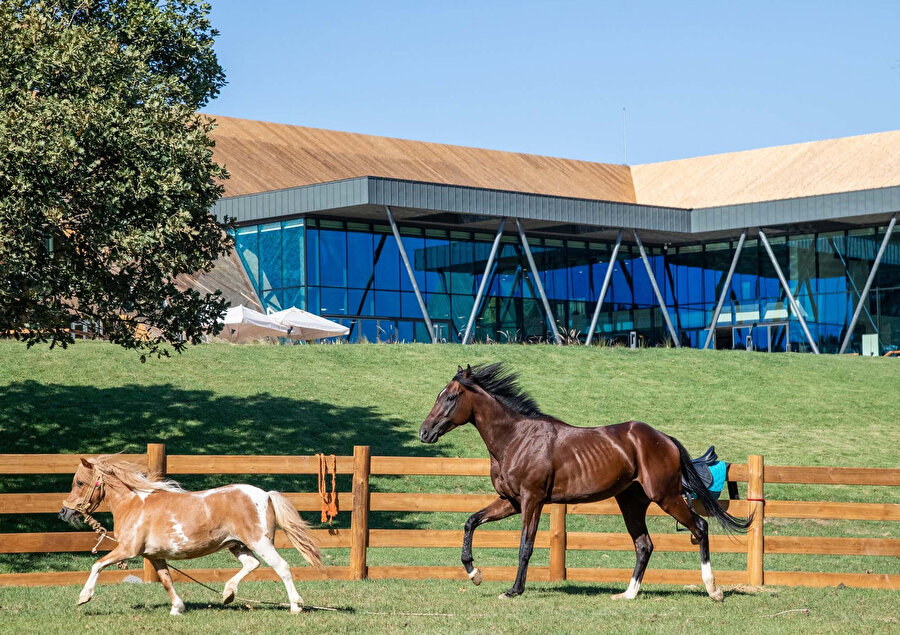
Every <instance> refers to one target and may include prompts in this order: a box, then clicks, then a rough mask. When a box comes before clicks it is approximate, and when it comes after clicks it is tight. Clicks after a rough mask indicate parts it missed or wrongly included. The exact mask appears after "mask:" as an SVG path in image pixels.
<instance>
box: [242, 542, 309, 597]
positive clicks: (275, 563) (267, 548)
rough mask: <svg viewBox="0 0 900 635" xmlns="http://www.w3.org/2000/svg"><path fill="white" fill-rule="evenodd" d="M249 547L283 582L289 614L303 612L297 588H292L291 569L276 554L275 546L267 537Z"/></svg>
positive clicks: (279, 555)
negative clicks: (289, 607) (288, 604)
mask: <svg viewBox="0 0 900 635" xmlns="http://www.w3.org/2000/svg"><path fill="white" fill-rule="evenodd" d="M250 547H251V548H252V549H253V551H255V552H256V553H258V554H259V557H260V558H262V559H263V560H265V561H266V564H268V565H269V566H270V567H272V568H273V569H275V573H277V574H278V577H279V578H281V581H282V582H284V586H285V588H286V589H287V593H288V599H289V600H290V602H291V613H300V612H301V611H303V598H302V597H300V594H299V593H297V587H295V586H294V578H293V577H292V576H291V568H290V566H288V563H287V562H285V561H284V558H282V557H281V554H279V553H278V550H277V549H275V544H274V543H273V542H272V541H271V540H270V539H269V537H268V536H263V537H262V538H261V539H260V540H258V541H257V542H256V543H255V544H253V545H250Z"/></svg>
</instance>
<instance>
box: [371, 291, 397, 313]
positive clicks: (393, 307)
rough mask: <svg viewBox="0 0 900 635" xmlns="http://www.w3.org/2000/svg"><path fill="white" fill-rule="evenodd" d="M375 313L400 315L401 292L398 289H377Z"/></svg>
mask: <svg viewBox="0 0 900 635" xmlns="http://www.w3.org/2000/svg"><path fill="white" fill-rule="evenodd" d="M375 314H376V315H383V316H385V317H399V316H400V294H399V293H398V292H396V291H376V292H375Z"/></svg>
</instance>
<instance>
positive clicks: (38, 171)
mask: <svg viewBox="0 0 900 635" xmlns="http://www.w3.org/2000/svg"><path fill="white" fill-rule="evenodd" d="M208 14H209V6H208V5H206V4H201V3H198V2H196V1H195V0H174V1H157V0H93V1H91V0H83V1H76V0H69V1H57V2H38V1H34V0H5V1H4V2H2V3H0V139H2V143H0V276H2V278H0V331H10V332H13V333H14V334H15V335H16V337H18V338H19V339H23V340H25V341H27V342H28V344H29V345H31V344H34V343H37V342H49V343H50V344H51V346H53V345H56V344H61V345H62V346H63V347H65V345H66V344H67V343H68V342H71V341H72V339H71V334H70V333H69V332H68V331H67V329H68V327H69V325H70V323H71V322H73V321H82V320H90V321H93V322H95V323H98V324H102V328H103V335H104V336H105V337H107V338H108V339H110V340H112V341H114V342H117V343H119V344H122V345H123V346H125V347H128V348H134V349H139V350H140V351H141V352H142V357H141V358H142V360H143V359H144V356H145V355H146V354H147V353H150V354H156V355H168V352H169V350H170V348H174V349H175V350H177V351H181V350H182V349H183V348H184V346H185V344H186V343H187V342H192V343H197V342H199V341H200V338H201V337H202V335H203V333H204V331H205V330H206V329H208V327H209V326H210V325H211V324H215V320H216V317H217V316H219V315H221V314H222V312H223V311H224V308H225V302H224V300H223V299H222V298H221V297H220V296H219V294H218V293H216V294H205V295H201V294H200V293H198V292H197V291H195V290H187V291H181V290H179V288H178V286H177V285H176V277H177V276H178V275H180V274H190V273H195V272H198V271H208V270H209V269H210V268H211V267H212V264H213V262H214V261H215V259H216V258H217V257H219V256H220V255H222V254H224V253H227V250H228V249H229V248H230V238H229V237H228V236H227V234H226V233H225V232H224V231H223V230H224V227H223V226H222V225H220V224H219V223H217V222H216V220H215V219H214V218H213V217H212V216H211V215H210V209H211V208H212V205H213V204H214V203H215V201H216V200H217V199H218V198H219V196H221V193H222V186H221V185H220V183H221V181H222V179H224V178H227V174H226V173H225V171H224V169H223V168H221V167H220V166H218V165H217V164H216V163H215V162H214V161H213V158H212V146H213V144H212V141H211V140H210V138H209V132H210V131H211V130H212V129H213V128H214V123H213V122H212V120H210V119H209V118H207V117H204V116H202V115H199V114H197V110H198V109H199V108H200V107H202V106H203V105H204V104H206V103H207V102H208V101H209V100H210V99H212V98H214V97H215V96H216V95H217V94H218V92H219V89H220V88H221V87H222V86H223V85H224V74H223V71H222V68H221V67H220V66H219V63H218V60H217V58H216V55H215V53H214V51H213V40H214V38H215V36H216V35H218V32H217V31H215V30H214V29H213V28H212V26H211V24H210V22H209V19H208Z"/></svg>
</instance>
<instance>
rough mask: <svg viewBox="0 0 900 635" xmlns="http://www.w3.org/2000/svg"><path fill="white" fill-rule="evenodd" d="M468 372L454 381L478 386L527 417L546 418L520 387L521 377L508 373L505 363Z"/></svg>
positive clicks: (479, 367)
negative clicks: (467, 374)
mask: <svg viewBox="0 0 900 635" xmlns="http://www.w3.org/2000/svg"><path fill="white" fill-rule="evenodd" d="M466 370H468V372H469V376H468V377H467V376H466V371H461V372H458V373H457V374H456V377H454V379H455V380H456V381H458V382H459V383H461V384H462V385H463V386H466V387H468V388H471V387H472V386H473V385H475V386H478V387H479V388H481V389H482V390H484V391H485V392H486V393H488V394H489V395H491V396H492V397H494V398H495V399H496V400H497V401H499V402H500V403H502V404H503V405H504V406H506V407H507V408H509V409H510V410H512V411H513V412H517V413H518V414H520V415H522V416H525V417H546V416H547V415H546V414H544V413H543V412H541V409H540V408H539V407H538V405H537V402H536V401H535V400H534V398H533V397H532V396H531V395H529V394H528V393H527V392H525V391H524V390H523V389H522V387H521V386H519V376H518V374H516V373H513V372H507V371H506V368H505V367H504V366H503V362H497V363H495V364H479V365H478V366H470V367H469V368H468V369H466Z"/></svg>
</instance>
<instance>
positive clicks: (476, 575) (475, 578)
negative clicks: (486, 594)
mask: <svg viewBox="0 0 900 635" xmlns="http://www.w3.org/2000/svg"><path fill="white" fill-rule="evenodd" d="M469 577H470V578H472V583H473V584H474V585H475V586H478V585H479V584H481V581H482V580H483V579H484V578H483V577H482V575H481V569H475V570H474V571H472V573H470V574H469Z"/></svg>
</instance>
